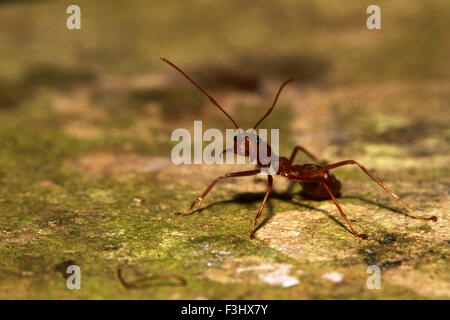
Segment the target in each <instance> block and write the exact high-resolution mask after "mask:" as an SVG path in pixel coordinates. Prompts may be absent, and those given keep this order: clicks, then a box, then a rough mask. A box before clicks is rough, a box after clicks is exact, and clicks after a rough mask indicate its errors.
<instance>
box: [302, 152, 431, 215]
mask: <svg viewBox="0 0 450 320" xmlns="http://www.w3.org/2000/svg"><path fill="white" fill-rule="evenodd" d="M349 164H352V165H357V166H358V167H359V168H360V169H361V170H362V171H364V173H365V174H367V175H368V176H369V177H371V178H372V179H373V180H375V182H376V183H378V184H379V185H380V187H382V188H383V189H384V190H386V191H387V192H388V193H389V194H390V195H391V196H392V197H393V198H394V199H395V200H397V201H398V202H400V203H401V204H402V205H403V207H404V208H405V209H406V210H408V212H409V213H410V214H412V215H413V216H414V217H416V218H417V219H422V220H432V221H434V222H436V221H437V218H436V217H435V216H431V217H421V216H418V215H416V214H415V213H414V211H412V210H411V209H410V208H409V206H408V205H407V204H406V203H405V202H403V200H402V199H400V197H399V196H398V195H396V194H395V193H394V192H392V191H391V189H389V188H388V187H387V186H386V185H385V184H384V183H383V182H381V181H380V180H379V179H378V178H377V177H375V176H374V175H373V173H372V172H370V171H369V170H368V169H367V168H366V167H364V166H363V165H362V164H360V163H359V162H356V161H355V160H345V161H341V162H337V163H333V164H330V165H327V166H325V167H322V168H320V169H317V170H314V171H311V172H310V174H315V173H318V172H326V171H328V170H331V169H334V168H337V167H342V166H345V165H349Z"/></svg>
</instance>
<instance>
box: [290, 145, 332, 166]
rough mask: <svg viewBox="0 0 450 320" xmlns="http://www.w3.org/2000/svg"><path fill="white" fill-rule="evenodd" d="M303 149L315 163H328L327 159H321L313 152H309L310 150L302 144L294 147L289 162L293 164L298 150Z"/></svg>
mask: <svg viewBox="0 0 450 320" xmlns="http://www.w3.org/2000/svg"><path fill="white" fill-rule="evenodd" d="M298 151H301V152H303V153H304V154H306V155H307V156H308V157H310V158H311V159H312V160H313V161H314V162H315V163H317V164H320V165H325V164H327V161H324V160H319V159H318V158H317V157H316V156H315V155H313V154H312V153H311V152H309V151H308V150H306V149H305V148H303V147H302V146H300V145H299V146H296V147H295V148H294V150H292V153H291V156H290V157H289V164H290V165H292V163H293V162H294V159H295V156H296V155H297V152H298Z"/></svg>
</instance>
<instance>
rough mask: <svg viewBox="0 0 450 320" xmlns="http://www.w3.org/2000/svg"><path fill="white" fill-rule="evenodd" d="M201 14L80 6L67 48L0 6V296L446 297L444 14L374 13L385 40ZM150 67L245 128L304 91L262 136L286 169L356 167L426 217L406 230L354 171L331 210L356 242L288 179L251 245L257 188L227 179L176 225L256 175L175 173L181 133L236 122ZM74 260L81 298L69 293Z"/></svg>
mask: <svg viewBox="0 0 450 320" xmlns="http://www.w3.org/2000/svg"><path fill="white" fill-rule="evenodd" d="M195 2H196V5H191V6H189V7H182V6H180V7H177V6H175V5H172V4H163V3H162V2H158V3H155V4H154V7H153V8H152V10H148V3H147V1H136V2H133V4H131V3H130V4H127V6H126V7H122V6H120V5H119V2H118V1H95V3H94V2H92V1H80V4H79V5H80V6H81V8H82V12H84V13H89V15H88V14H86V17H85V18H84V19H83V29H82V30H81V31H80V32H78V33H77V32H75V31H74V32H72V31H68V30H67V29H65V27H64V26H62V27H61V28H56V27H55V28H54V27H52V28H51V30H50V29H49V27H48V26H49V25H51V24H52V23H55V22H54V19H55V16H61V15H62V16H63V17H64V14H65V8H64V6H63V5H62V4H60V3H59V2H51V1H48V2H47V1H39V2H36V3H31V2H20V3H19V2H18V3H13V2H7V3H5V4H1V5H0V21H1V25H0V42H1V46H2V50H1V52H0V79H1V81H0V232H1V234H0V298H4V299H43V298H48V299H448V298H450V268H449V266H450V264H449V263H448V261H449V250H448V246H449V244H450V236H449V235H450V232H449V231H450V230H449V216H448V212H449V209H450V197H449V190H450V189H449V187H450V169H449V160H450V152H449V151H450V147H449V141H450V131H449V127H448V123H450V113H449V109H448V107H449V106H448V103H449V101H450V99H449V98H450V77H449V74H448V71H449V69H448V54H446V52H447V53H448V52H449V44H448V41H445V37H444V34H445V31H446V30H447V27H448V26H447V24H448V23H447V22H448V20H449V18H450V17H449V14H450V10H449V9H450V8H449V5H448V1H430V2H427V4H411V3H410V2H409V1H396V2H395V4H387V3H386V4H384V6H383V9H382V10H383V17H384V18H383V19H386V20H385V21H386V24H385V27H384V28H385V29H384V30H383V33H381V32H380V33H376V32H372V31H368V30H367V29H366V28H365V25H364V24H363V23H361V21H363V17H365V7H364V5H361V4H358V3H356V2H354V3H352V4H349V5H348V6H346V7H345V8H344V7H341V6H340V5H339V6H338V5H337V4H336V5H332V4H331V3H330V2H325V1H302V2H301V4H297V5H294V4H292V3H291V2H290V1H281V2H277V3H276V4H275V3H274V2H272V1H263V2H262V4H261V6H259V7H258V8H254V5H252V6H251V7H250V4H249V5H248V7H247V5H243V4H242V2H240V1H227V2H226V3H221V4H217V6H219V8H217V7H213V6H212V5H209V4H206V3H204V1H199V2H198V3H197V1H195ZM194 8H195V10H194ZM100 9H101V10H100ZM212 9H213V10H212ZM30 11H31V12H32V14H30ZM84 13H83V14H84ZM181 13H183V14H181ZM206 13H207V14H206ZM277 13H278V14H279V15H281V16H283V15H285V16H284V18H276V16H278V15H277ZM211 14H212V15H211ZM411 15H414V17H416V18H417V19H410V16H411ZM31 16H33V17H34V18H30V17H31ZM231 16H233V17H234V18H233V19H229V17H231ZM405 18H408V19H405ZM61 21H63V20H61ZM174 21H176V22H174ZM248 21H252V23H251V24H249V23H248ZM417 21H419V22H420V23H419V22H417ZM50 22H51V23H50ZM424 25H426V26H427V28H424V27H423V26H424ZM317 26H321V27H317ZM29 29H32V30H34V32H36V34H38V35H39V36H36V38H34V37H33V38H30V36H29V32H28V31H27V30H29ZM106 29H108V30H109V31H108V33H107V34H105V30H106ZM161 30H164V31H161ZM144 31H145V32H144ZM112 35H114V37H113V36H112ZM271 39H272V40H274V39H276V41H271ZM418 43H420V44H421V45H420V46H419V45H418ZM422 47H423V48H427V49H426V50H425V49H423V48H422ZM194 48H195V50H194ZM330 48H333V49H332V50H331V49H330ZM268 52H270V54H269V53H268ZM159 56H167V57H169V58H171V59H173V60H174V61H176V62H177V64H179V65H180V66H183V67H184V66H185V67H184V68H185V69H186V70H187V71H189V72H192V74H193V76H194V77H197V78H198V79H199V81H201V82H202V84H203V85H204V86H205V87H206V88H208V89H210V91H211V94H213V95H214V97H216V98H217V100H218V101H220V102H221V103H222V104H223V105H224V106H226V108H227V110H229V112H230V113H231V114H232V115H233V117H235V118H236V120H237V121H238V123H239V124H240V125H241V126H242V127H249V126H252V125H253V124H254V123H255V122H256V120H257V118H258V117H260V116H262V115H263V114H264V112H265V110H266V108H268V107H269V105H270V103H271V101H272V99H273V96H274V94H275V92H276V90H277V89H278V86H279V84H280V83H281V81H283V80H284V79H285V78H287V77H289V76H294V77H297V78H298V80H299V81H298V82H294V83H293V84H290V85H289V86H288V87H286V88H285V91H284V92H283V94H282V95H281V97H280V100H279V104H278V105H277V107H276V109H275V111H274V112H273V114H272V115H271V116H270V117H269V118H267V119H266V120H265V121H264V122H263V126H264V127H266V128H269V129H270V128H279V129H280V140H281V141H280V153H281V154H282V155H285V156H289V154H290V152H291V150H292V148H293V147H294V146H295V145H297V144H301V145H303V146H305V147H307V148H308V149H309V150H310V151H311V152H313V153H314V154H316V155H318V156H319V158H321V159H325V160H327V161H328V162H337V161H340V160H347V159H355V160H358V161H359V162H361V163H363V164H364V165H365V166H366V167H367V168H369V169H370V170H371V171H373V172H374V173H375V175H376V176H377V177H379V178H380V179H381V180H383V181H384V182H385V183H386V184H387V185H388V186H389V187H390V188H391V189H392V190H393V191H394V192H395V193H396V194H397V195H399V196H400V197H401V198H402V199H403V200H404V201H405V202H406V203H408V205H409V206H410V207H411V208H412V209H413V210H414V211H415V212H416V213H417V214H419V215H424V216H432V215H434V216H436V217H437V218H438V221H437V222H435V223H433V222H424V221H421V220H418V219H414V218H413V217H412V216H411V215H410V214H408V213H407V212H406V211H405V210H404V208H403V207H402V206H401V204H400V203H398V202H397V201H395V200H394V199H392V198H391V197H390V196H389V194H388V193H386V192H385V191H384V190H383V189H381V188H380V187H379V186H378V185H377V184H376V183H375V182H373V181H372V180H370V179H369V177H367V176H366V175H365V174H364V173H363V172H362V171H361V170H359V169H358V168H356V167H354V166H347V167H343V168H338V169H336V170H334V173H335V174H336V175H337V177H338V178H339V179H340V180H341V182H342V184H343V189H342V193H341V196H340V197H339V198H338V201H339V202H340V203H341V205H342V208H343V209H344V211H345V212H346V214H347V216H348V218H349V219H350V222H351V223H352V225H353V226H354V227H355V229H356V230H357V231H359V232H361V233H366V234H368V236H369V239H368V240H365V241H364V240H360V239H358V238H356V237H354V236H353V235H352V234H351V232H350V231H349V228H348V226H347V224H346V222H345V220H344V219H343V218H342V217H341V216H340V214H339V212H338V211H337V209H336V207H335V206H334V204H333V202H332V201H331V200H325V201H313V200H311V199H308V198H307V197H306V196H305V195H304V194H303V193H302V192H301V187H300V186H299V185H298V184H290V183H289V182H288V181H286V180H285V179H283V178H282V177H276V178H275V179H274V189H273V192H272V194H271V196H270V198H269V200H268V202H267V204H266V207H265V209H264V211H263V213H262V215H261V217H260V219H259V222H258V229H257V232H256V237H255V239H253V240H250V239H249V232H250V229H251V226H252V223H253V219H254V217H255V214H256V212H257V210H258V208H259V204H260V201H261V200H262V198H263V196H264V192H265V190H266V181H265V177H264V176H259V177H257V178H256V179H255V178H254V177H243V178H233V179H227V180H224V181H221V182H219V183H218V184H217V185H216V186H215V187H214V189H213V190H212V191H211V193H210V194H209V195H208V196H207V197H206V198H205V199H204V201H203V203H202V204H201V207H200V208H199V209H198V210H196V211H195V212H193V213H192V214H191V215H188V216H184V217H179V216H176V215H175V213H176V212H178V211H183V210H186V209H187V208H188V207H189V206H190V204H191V203H192V201H193V200H194V199H195V198H196V197H197V196H198V195H200V194H201V192H202V191H203V190H204V189H205V188H206V187H207V185H208V184H209V183H210V182H211V181H212V180H213V179H215V178H216V177H218V176H219V175H221V174H223V173H226V172H233V171H241V170H248V169H249V168H253V166H252V165H182V166H175V165H173V164H172V162H171V160H170V152H171V148H172V147H173V146H174V143H173V142H171V140H170V136H171V133H172V131H173V130H174V129H176V128H187V129H189V130H192V129H193V121H194V120H199V119H203V127H204V129H206V128H210V127H215V128H220V129H225V128H227V127H229V126H230V123H229V122H228V120H227V119H226V118H225V117H223V116H222V115H221V114H220V112H219V111H218V110H217V109H214V108H213V107H211V105H210V104H209V103H208V101H207V99H203V97H202V96H201V95H200V93H199V92H197V91H196V89H195V88H194V87H192V86H189V84H188V83H186V82H185V81H183V80H184V79H180V78H179V76H178V74H176V73H175V72H174V71H173V70H172V69H170V68H169V67H168V66H167V65H165V64H163V63H162V62H160V61H159ZM264 66H265V67H266V68H264ZM374 66H376V67H374ZM211 79H214V81H213V80H211ZM308 79H310V81H308ZM209 85H210V86H209ZM190 111H192V112H190ZM297 161H298V162H310V160H309V159H307V158H305V157H304V156H301V155H299V156H298V159H297ZM73 264H74V265H78V266H79V267H80V270H81V289H80V290H68V289H67V287H66V281H67V277H68V275H67V274H66V272H65V271H66V269H67V267H68V266H69V265H73ZM374 265H375V266H378V267H379V268H380V270H381V289H373V290H371V289H369V288H368V286H367V280H368V278H369V276H370V275H371V274H370V273H368V271H367V270H368V267H369V266H374ZM119 270H120V271H119ZM152 276H154V277H153V278H151V277H152Z"/></svg>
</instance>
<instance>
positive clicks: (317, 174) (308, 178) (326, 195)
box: [161, 58, 437, 239]
mask: <svg viewBox="0 0 450 320" xmlns="http://www.w3.org/2000/svg"><path fill="white" fill-rule="evenodd" d="M161 60H162V61H164V62H165V63H167V64H169V65H170V66H172V67H173V68H175V69H176V70H177V71H178V72H180V73H181V74H182V75H183V76H184V77H186V78H187V79H188V80H189V81H190V82H192V84H193V85H195V86H196V87H197V88H198V89H199V90H200V91H201V92H202V93H203V94H204V95H206V96H207V97H208V99H209V101H211V103H212V104H214V105H215V106H216V107H217V108H219V109H220V110H221V111H222V112H223V113H224V114H225V115H226V116H227V117H228V118H229V119H230V120H231V122H232V123H233V125H234V126H235V127H236V129H239V127H238V125H237V123H236V121H234V120H233V118H232V117H231V116H230V115H229V114H228V113H227V112H226V111H225V110H224V109H223V108H222V107H221V106H220V104H219V103H218V102H217V101H216V100H215V99H214V98H213V97H211V96H210V95H209V94H208V93H207V92H206V91H205V90H204V89H203V88H202V87H200V86H199V85H198V84H197V83H196V82H195V81H194V80H192V79H191V78H190V77H189V76H188V75H187V74H186V73H185V72H184V71H182V70H181V69H180V68H179V67H177V66H176V65H175V64H173V63H172V62H170V61H169V60H167V59H164V58H161ZM293 80H294V79H292V78H291V79H288V80H286V81H285V82H283V84H282V85H281V87H280V88H279V89H278V92H277V94H276V96H275V99H274V101H273V103H272V106H271V107H270V108H269V110H268V111H267V112H266V114H265V115H264V116H263V117H262V118H261V119H260V120H259V121H258V122H257V123H256V124H255V126H254V127H253V129H256V128H257V127H258V125H259V124H260V123H261V122H262V121H263V120H264V119H265V118H266V117H267V116H268V115H269V114H270V113H271V112H272V110H273V108H274V107H275V104H276V102H277V100H278V97H279V96H280V93H281V91H282V90H283V88H284V86H285V85H286V84H288V83H289V82H291V81H293ZM240 135H245V137H244V139H236V137H238V136H240ZM251 135H253V138H254V139H253V141H256V144H250V143H249V140H250V139H251V138H252V137H249V133H241V134H238V136H236V137H235V139H234V146H233V147H232V150H224V152H226V151H233V152H234V153H235V154H238V155H241V156H249V154H256V155H257V156H256V160H257V169H255V170H249V171H242V172H233V173H227V174H225V175H222V176H220V177H218V178H217V179H215V180H214V181H213V182H212V183H211V184H210V185H209V186H208V188H206V190H205V191H204V192H203V193H202V194H201V195H200V196H199V197H198V198H197V199H195V200H194V202H193V203H192V205H191V206H190V208H189V209H188V210H187V211H185V212H178V213H177V215H180V216H184V215H188V214H190V213H191V212H192V210H193V209H194V207H195V206H196V205H200V203H201V202H202V200H203V199H204V198H205V196H206V195H207V194H208V193H209V191H211V189H212V188H213V187H214V186H215V185H216V184H217V182H219V181H220V180H223V179H226V178H233V177H244V176H253V175H256V174H258V173H260V172H261V168H262V167H263V166H264V165H263V164H262V163H261V161H260V160H261V159H260V158H259V155H258V154H259V153H258V152H255V150H251V149H252V148H255V147H256V148H258V147H259V145H260V144H262V143H264V142H263V141H262V140H261V139H260V138H259V137H258V136H257V135H256V134H251ZM249 138H250V139H249ZM238 141H239V143H240V144H238ZM267 148H268V152H267V154H270V153H271V148H270V146H269V145H267ZM298 151H302V152H304V153H305V154H306V155H308V156H309V157H310V158H312V159H313V160H314V161H315V162H316V163H319V161H318V160H317V158H316V157H315V156H314V155H313V154H311V153H310V152H308V151H307V150H306V149H305V148H303V147H302V146H297V147H295V148H294V150H293V151H292V154H291V156H290V158H289V159H287V158H285V157H279V158H278V171H277V172H276V174H277V175H280V176H283V177H286V178H288V179H289V180H291V181H297V182H299V183H300V184H301V185H302V187H303V190H304V192H305V194H306V195H307V196H308V197H309V198H312V199H317V200H323V199H330V198H331V199H332V200H333V202H334V204H335V205H336V207H337V209H338V210H339V212H340V214H341V215H342V217H344V219H345V221H346V222H347V224H348V225H349V227H350V229H351V231H352V233H353V234H354V235H355V236H357V237H359V238H361V239H367V235H365V234H362V233H358V232H356V231H355V230H354V229H353V227H352V225H351V223H350V221H349V220H348V219H347V216H346V215H345V213H344V211H343V210H342V208H341V206H340V204H339V202H338V201H337V200H336V196H337V195H338V194H339V192H340V190H341V182H340V181H339V180H338V179H337V178H336V176H335V175H334V174H333V173H331V172H330V170H331V169H335V168H338V167H342V166H345V165H356V166H358V167H359V168H360V169H361V170H362V171H364V173H365V174H367V175H368V176H369V177H370V178H372V179H373V180H375V182H376V183H378V184H379V185H380V187H382V188H383V189H385V190H386V191H387V192H388V193H389V194H390V195H391V196H392V197H393V198H394V199H395V200H397V201H399V202H400V203H401V204H402V206H403V207H405V209H406V210H407V211H408V212H409V213H410V214H412V215H413V216H414V217H416V218H417V219H422V220H432V221H437V218H436V217H435V216H432V217H428V218H426V217H421V216H418V215H416V214H415V213H414V212H413V211H412V210H411V209H410V208H409V206H408V205H407V204H406V203H405V202H404V201H403V200H402V199H400V197H399V196H397V195H396V194H395V193H393V192H392V191H391V190H390V189H389V188H388V187H387V186H386V185H385V184H384V183H383V182H381V181H380V180H379V179H378V178H377V177H375V176H374V175H373V174H372V173H371V172H370V171H369V170H368V169H367V168H366V167H364V166H363V165H362V164H360V163H359V162H357V161H355V160H345V161H340V162H337V163H333V164H326V163H324V162H322V163H320V164H321V165H318V164H297V165H293V162H294V159H295V156H296V154H297V152H298ZM272 184H273V177H272V175H267V191H266V194H265V196H264V199H263V201H262V203H261V205H260V207H259V210H258V213H257V214H256V217H255V220H254V222H253V226H252V230H251V232H250V239H253V238H254V233H255V228H256V224H257V221H258V218H259V216H260V215H261V212H262V210H263V208H264V204H265V203H266V201H267V198H268V197H269V194H270V191H271V190H272Z"/></svg>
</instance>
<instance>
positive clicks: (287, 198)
mask: <svg viewBox="0 0 450 320" xmlns="http://www.w3.org/2000/svg"><path fill="white" fill-rule="evenodd" d="M295 184H296V183H291V184H290V185H289V187H288V188H287V189H286V191H283V192H276V191H273V190H272V192H271V193H270V195H269V198H268V199H267V202H266V205H265V206H266V207H267V209H268V210H267V211H268V214H266V215H265V217H264V219H263V220H262V221H261V222H260V223H259V224H258V226H257V227H256V228H255V231H257V230H259V229H260V228H262V227H264V226H265V225H266V224H267V223H268V222H269V221H270V220H271V219H272V217H273V216H274V214H275V213H274V209H273V203H272V201H271V199H277V200H280V201H284V202H288V203H291V204H294V205H296V206H298V207H302V208H305V209H309V210H311V211H316V212H320V213H322V214H324V215H325V216H326V217H327V218H328V219H330V220H332V221H333V222H334V223H336V224H337V225H339V226H340V227H341V228H343V229H344V230H346V231H347V232H349V233H350V234H352V235H353V232H352V231H351V230H350V228H349V227H348V226H347V225H346V224H344V223H342V222H341V221H339V220H337V219H336V218H335V217H334V216H333V215H332V214H330V213H329V212H328V211H326V210H323V209H319V208H316V207H314V206H311V205H308V204H305V203H302V202H300V201H296V200H294V197H295V196H297V195H300V196H301V198H302V199H303V200H308V201H314V202H324V201H331V199H324V200H316V199H312V198H310V197H308V195H307V194H306V193H305V192H304V191H303V190H302V191H300V192H293V191H292V190H293V187H294V185H295ZM264 195H265V192H244V193H239V194H236V195H235V196H234V197H233V198H232V199H229V200H222V201H216V202H213V203H211V204H209V205H207V206H205V207H201V208H198V209H196V210H194V211H192V212H191V213H190V214H195V213H200V212H202V211H203V210H207V209H210V208H212V207H214V206H217V205H226V204H231V203H240V204H247V205H249V204H253V203H256V202H261V201H262V199H263V198H264ZM337 198H338V199H354V200H359V201H362V202H365V203H367V204H370V205H374V206H377V207H379V208H383V209H387V210H390V211H392V212H394V213H397V214H400V215H403V216H405V217H410V218H413V217H411V216H410V215H408V214H407V213H405V212H403V211H401V210H400V209H397V208H394V207H391V206H388V205H385V204H383V203H379V202H377V201H373V200H370V199H366V198H364V197H361V196H354V195H349V196H342V195H338V196H337ZM336 210H337V209H336Z"/></svg>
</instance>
